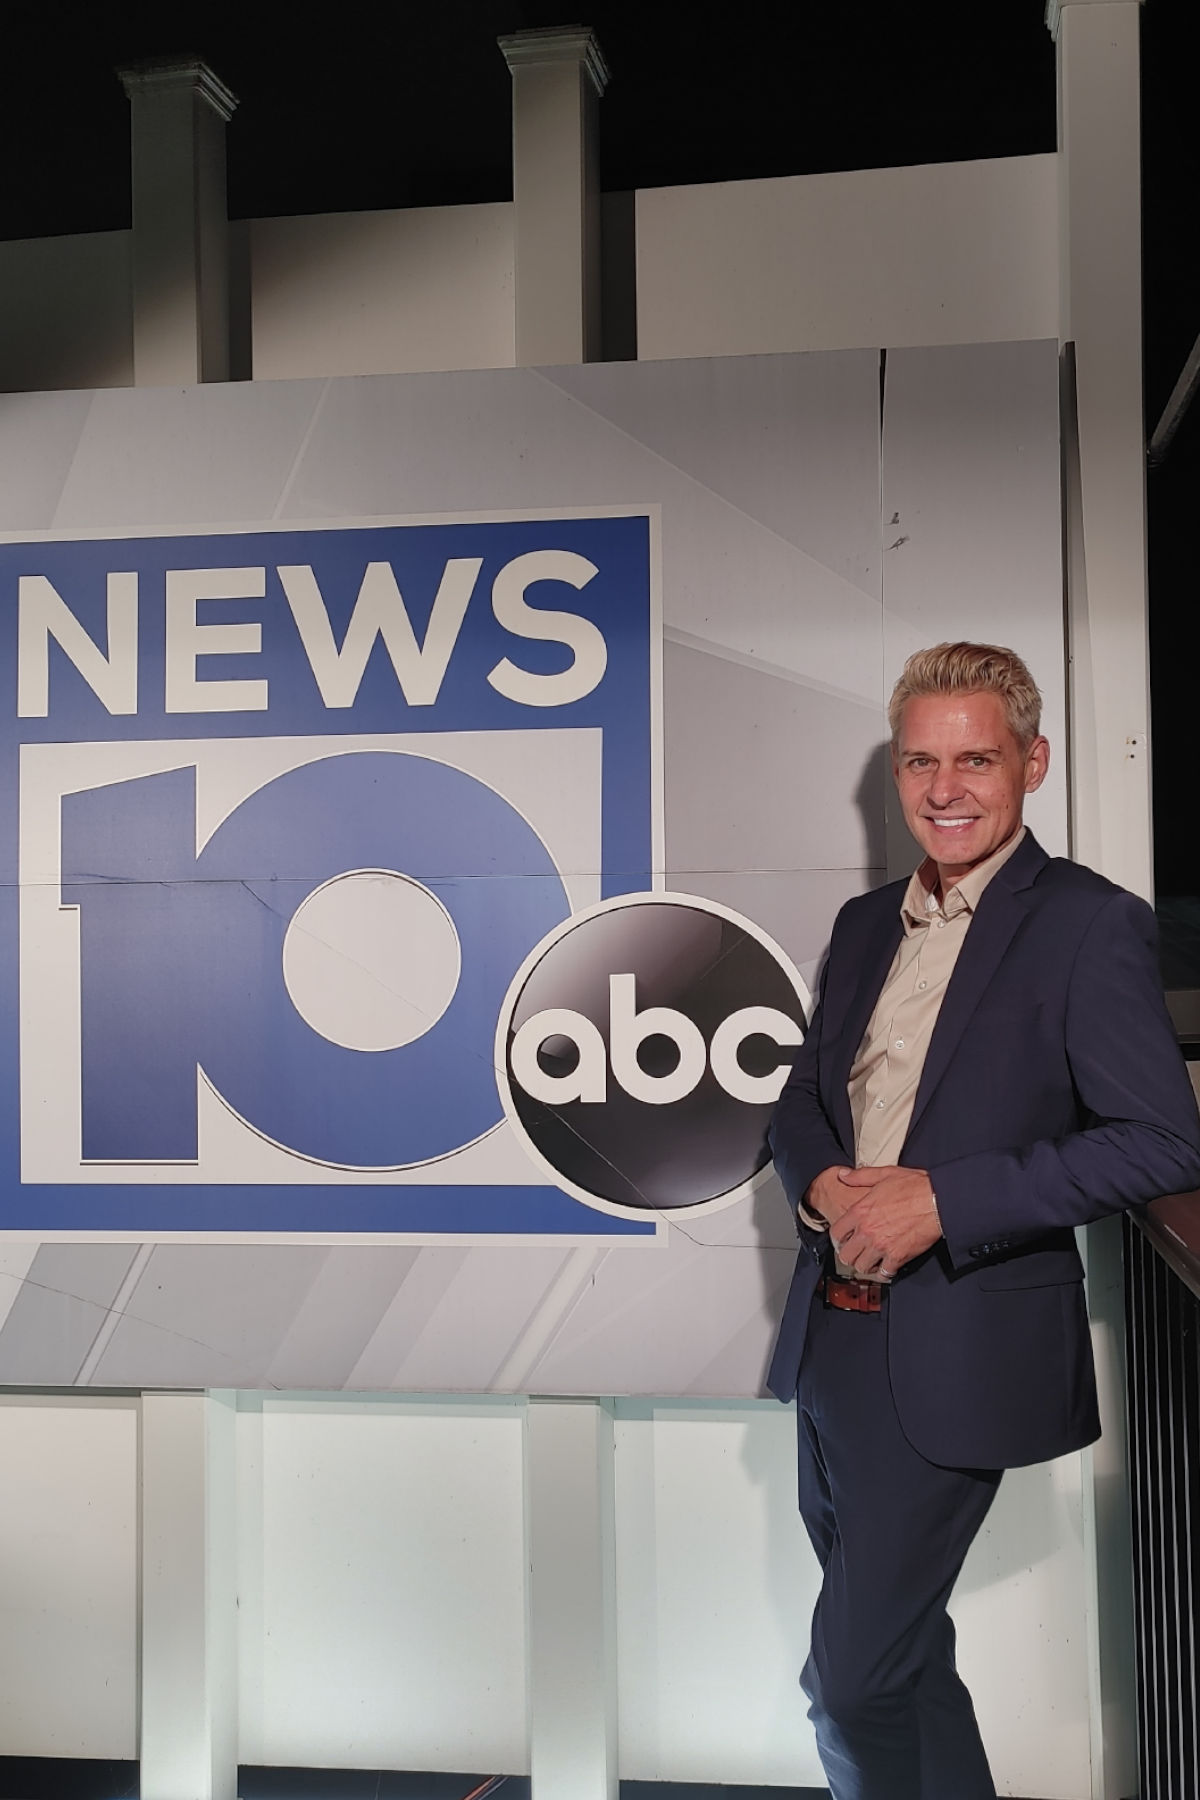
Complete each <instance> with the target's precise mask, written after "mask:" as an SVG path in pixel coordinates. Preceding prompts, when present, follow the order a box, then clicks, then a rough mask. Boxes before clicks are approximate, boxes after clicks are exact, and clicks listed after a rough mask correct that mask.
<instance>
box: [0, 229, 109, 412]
mask: <svg viewBox="0 0 1200 1800" xmlns="http://www.w3.org/2000/svg"><path fill="white" fill-rule="evenodd" d="M131 235H132V234H131V233H130V232H128V231H87V232H81V233H80V234H79V235H78V236H73V237H46V238H21V239H17V240H15V241H13V242H10V243H7V244H0V391H8V392H17V391H21V390H25V391H29V390H36V389H38V388H43V389H44V388H98V387H128V386H129V385H130V384H131V383H132V381H133V276H132V271H131V267H130V243H131Z"/></svg>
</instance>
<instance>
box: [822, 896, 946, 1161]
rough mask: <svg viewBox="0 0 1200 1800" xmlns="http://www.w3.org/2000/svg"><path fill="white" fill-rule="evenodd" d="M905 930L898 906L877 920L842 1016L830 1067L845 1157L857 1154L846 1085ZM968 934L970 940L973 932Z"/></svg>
mask: <svg viewBox="0 0 1200 1800" xmlns="http://www.w3.org/2000/svg"><path fill="white" fill-rule="evenodd" d="M903 931H904V928H903V925H902V923H901V920H900V908H899V905H898V904H897V905H896V906H895V907H893V908H892V909H891V910H890V911H889V912H887V913H885V914H883V916H882V917H881V918H879V919H877V920H876V922H875V925H874V928H873V930H872V931H871V933H870V935H869V937H868V938H867V941H866V943H865V945H864V946H863V954H862V961H861V962H860V963H859V966H858V985H857V986H856V988H855V990H854V998H853V1000H852V1001H851V1003H850V1005H849V1007H848V1008H847V1010H846V1012H845V1014H844V1015H843V1024H842V1029H841V1032H840V1034H839V1036H838V1039H837V1048H836V1051H835V1053H834V1056H833V1058H832V1062H831V1066H830V1089H829V1095H828V1099H829V1104H830V1106H831V1109H832V1112H833V1118H834V1123H835V1124H836V1125H837V1128H838V1136H839V1137H840V1138H841V1140H842V1143H843V1144H844V1145H845V1147H846V1154H847V1155H848V1156H850V1157H851V1158H853V1155H854V1119H853V1115H852V1114H851V1111H850V1096H849V1094H848V1093H847V1091H846V1084H847V1083H848V1081H849V1079H850V1070H851V1067H852V1065H853V1063H854V1057H855V1053H856V1052H857V1050H858V1046H859V1045H860V1044H861V1043H862V1039H863V1032H864V1031H865V1030H866V1029H867V1025H868V1023H869V1021H870V1017H871V1014H872V1012H873V1011H874V1010H875V1002H876V1001H877V1000H878V998H879V992H880V989H881V988H882V987H883V984H884V982H885V981H886V980H887V972H888V970H889V969H890V968H891V966H892V958H893V957H894V956H895V954H896V947H897V945H898V944H899V942H900V939H901V937H902V936H903ZM967 935H968V937H969V936H970V933H969V932H968V934H967Z"/></svg>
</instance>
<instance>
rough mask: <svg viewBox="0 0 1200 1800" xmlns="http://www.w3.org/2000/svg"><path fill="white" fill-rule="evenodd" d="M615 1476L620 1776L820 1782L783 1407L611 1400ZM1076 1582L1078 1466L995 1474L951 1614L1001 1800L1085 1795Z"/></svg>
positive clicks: (799, 1533)
mask: <svg viewBox="0 0 1200 1800" xmlns="http://www.w3.org/2000/svg"><path fill="white" fill-rule="evenodd" d="M616 1469H617V1476H616V1481H617V1486H616V1500H617V1607H618V1614H617V1617H618V1656H619V1679H620V1709H621V1710H620V1718H621V1773H622V1775H623V1776H624V1777H626V1778H627V1779H629V1778H633V1779H639V1780H643V1781H710V1782H711V1781H720V1782H746V1783H756V1782H759V1783H765V1784H779V1785H787V1784H793V1785H796V1786H806V1785H807V1786H817V1787H823V1786H824V1776H823V1774H822V1773H821V1766H820V1763H819V1761H818V1759H817V1752H816V1745H815V1742H814V1740H813V1736H812V1731H811V1727H810V1726H809V1724H808V1721H807V1718H806V1716H805V1714H806V1707H807V1702H806V1701H805V1699H804V1696H803V1695H802V1694H801V1692H800V1689H799V1687H798V1686H797V1682H798V1680H799V1676H800V1671H801V1668H802V1667H803V1664H804V1660H805V1657H806V1656H807V1654H808V1632H809V1620H810V1617H811V1613H812V1608H813V1605H814V1603H815V1601H816V1596H817V1592H818V1589H819V1587H820V1571H819V1569H818V1566H817V1561H816V1557H815V1556H814V1554H813V1552H812V1550H811V1548H810V1546H809V1543H808V1539H807V1537H806V1536H805V1533H804V1529H803V1526H802V1525H801V1523H800V1518H799V1514H798V1512H797V1510H796V1469H795V1421H794V1415H793V1413H792V1411H791V1409H790V1408H789V1409H787V1410H785V1409H784V1408H783V1407H779V1406H774V1405H772V1404H769V1403H759V1404H755V1403H744V1404H741V1405H734V1406H728V1407H717V1406H714V1405H712V1404H711V1403H710V1404H708V1405H704V1404H701V1403H697V1404H694V1405H688V1404H687V1403H686V1402H684V1403H681V1402H679V1401H657V1402H636V1401H625V1402H622V1403H619V1407H618V1420H617V1463H616ZM1084 1578H1085V1569H1084V1551H1083V1541H1082V1508H1081V1500H1080V1459H1079V1457H1078V1456H1073V1457H1065V1458H1063V1459H1062V1461H1061V1462H1058V1463H1052V1464H1048V1465H1045V1466H1043V1467H1040V1468H1034V1469H1022V1470H1017V1471H1015V1472H1010V1473H1009V1474H1008V1475H1006V1476H1005V1478H1004V1481H1003V1482H1002V1483H1001V1487H1000V1493H999V1497H998V1499H997V1501H996V1504H995V1506H994V1508H993V1510H992V1513H991V1516H990V1517H989V1519H988V1521H987V1523H986V1525H985V1527H984V1530H983V1532H982V1533H981V1534H980V1536H979V1538H978V1539H977V1541H976V1543H975V1545H974V1547H973V1549H972V1551H971V1553H970V1555H969V1557H968V1559H967V1563H966V1567H965V1568H964V1570H963V1574H962V1578H961V1580H960V1582H959V1585H958V1588H957V1589H956V1592H955V1597H954V1601H953V1606H952V1610H953V1613H954V1617H955V1620H956V1623H957V1626H958V1631H959V1665H960V1668H961V1669H962V1673H963V1676H964V1678H965V1679H966V1681H967V1682H968V1684H969V1685H970V1687H971V1689H972V1693H973V1694H974V1696H975V1699H976V1703H977V1707H978V1713H979V1720H980V1726H981V1729H982V1731H983V1734H984V1738H985V1741H986V1743H987V1748H988V1754H989V1756H990V1758H991V1761H992V1770H993V1773H994V1775H995V1778H996V1786H997V1790H998V1792H999V1793H1000V1794H1002V1795H1017V1794H1022V1795H1028V1794H1037V1795H1039V1796H1042V1800H1088V1796H1089V1795H1090V1794H1091V1769H1090V1762H1089V1741H1088V1666H1087V1645H1086V1634H1085V1597H1084Z"/></svg>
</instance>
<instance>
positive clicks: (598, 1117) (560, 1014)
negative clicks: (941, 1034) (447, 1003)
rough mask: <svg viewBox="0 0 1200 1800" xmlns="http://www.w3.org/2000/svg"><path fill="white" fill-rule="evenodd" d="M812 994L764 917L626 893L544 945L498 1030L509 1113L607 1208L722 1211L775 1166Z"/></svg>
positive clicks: (532, 1143) (554, 1164)
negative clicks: (779, 1106)
mask: <svg viewBox="0 0 1200 1800" xmlns="http://www.w3.org/2000/svg"><path fill="white" fill-rule="evenodd" d="M808 1007H809V995H808V991H807V989H806V988H805V985H804V982H803V981H802V980H801V977H800V975H799V973H798V972H797V970H796V969H795V968H794V967H793V965H792V963H791V962H790V961H789V960H788V958H787V957H786V956H785V955H784V953H783V951H782V950H781V949H780V948H779V946H778V945H777V944H775V943H773V942H772V940H771V939H770V938H769V937H768V936H767V935H766V933H765V932H764V931H762V930H760V929H759V927H758V926H757V925H755V924H753V923H752V922H751V921H750V920H749V919H745V918H742V917H741V916H740V915H739V914H738V913H735V912H733V911H731V910H730V909H729V908H728V907H725V906H721V905H718V904H717V902H715V901H713V900H705V899H701V898H699V897H697V896H694V895H690V894H623V895H621V896H620V897H619V898H617V899H614V900H606V901H602V902H601V904H600V905H599V906H594V907H591V908H589V909H588V911H586V912H583V913H579V914H576V916H575V917H574V918H572V919H569V920H567V922H566V923H565V924H564V925H562V926H560V927H558V929H557V930H555V931H553V932H551V933H550V935H549V936H548V937H546V938H544V939H543V940H542V942H541V943H540V944H539V945H538V946H537V948H536V949H535V950H534V951H533V952H532V953H531V954H530V956H529V957H528V958H527V959H526V961H525V963H524V964H523V966H522V967H521V969H520V970H519V971H518V973H517V976H516V978H515V980H514V981H513V984H512V986H511V987H510V988H509V991H508V995H507V997H506V999H505V1002H504V1005H503V1007H502V1008H501V1012H500V1020H499V1025H498V1028H497V1034H496V1067H497V1073H498V1077H499V1082H500V1095H501V1099H502V1101H503V1103H504V1108H505V1111H506V1113H507V1114H508V1117H509V1119H510V1121H511V1122H512V1124H513V1126H514V1128H515V1129H516V1132H517V1135H518V1137H519V1138H520V1139H521V1141H522V1142H523V1143H524V1145H525V1148H526V1150H527V1151H528V1152H529V1153H530V1154H531V1155H532V1157H533V1158H534V1160H535V1161H536V1162H538V1163H540V1164H541V1165H542V1167H543V1168H545V1169H546V1170H547V1171H548V1173H550V1174H551V1175H552V1177H553V1178H554V1180H555V1181H556V1182H557V1183H558V1184H559V1185H560V1186H562V1187H564V1188H566V1189H567V1190H568V1192H570V1193H572V1194H574V1195H575V1196H576V1197H577V1198H578V1199H581V1200H585V1201H587V1202H588V1203H589V1204H591V1205H596V1206H599V1207H600V1208H601V1209H602V1210H604V1211H620V1212H627V1211H636V1212H640V1213H645V1212H646V1211H648V1210H653V1211H660V1210H661V1211H669V1212H678V1211H679V1210H680V1209H681V1208H689V1209H695V1208H697V1207H701V1206H703V1207H705V1208H709V1209H714V1210H715V1208H716V1207H718V1206H722V1205H728V1204H729V1203H730V1202H731V1201H733V1200H735V1199H737V1198H739V1196H740V1195H741V1194H743V1193H744V1192H746V1191H747V1188H748V1185H750V1184H753V1183H754V1181H755V1178H756V1177H757V1176H759V1175H761V1173H762V1171H763V1170H764V1169H765V1168H766V1165H767V1163H768V1161H769V1158H770V1152H769V1150H768V1148H767V1141H766V1131H767V1126H768V1124H769V1122H770V1118H771V1113H772V1110H773V1108H774V1105H775V1101H776V1100H777V1099H778V1097H779V1092H780V1089H781V1088H782V1087H783V1084H784V1082H785V1081H786V1079H787V1075H788V1069H789V1066H790V1063H791V1059H792V1056H793V1055H794V1054H795V1048H796V1046H797V1045H798V1044H799V1043H800V1042H801V1040H802V1039H803V1036H804V1031H805V1021H806V1018H807V1013H808Z"/></svg>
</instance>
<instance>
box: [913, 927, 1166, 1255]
mask: <svg viewBox="0 0 1200 1800" xmlns="http://www.w3.org/2000/svg"><path fill="white" fill-rule="evenodd" d="M1065 1028H1066V1053H1067V1060H1068V1063H1069V1066H1070V1071H1071V1078H1072V1081H1073V1083H1074V1086H1075V1091H1076V1094H1077V1097H1078V1111H1079V1113H1080V1116H1081V1119H1082V1120H1083V1121H1085V1123H1084V1128H1083V1129H1081V1130H1078V1131H1074V1132H1070V1133H1068V1134H1067V1135H1064V1136H1063V1137H1060V1138H1057V1139H1055V1140H1053V1141H1050V1140H1046V1141H1043V1142H1039V1143H1033V1144H1027V1145H1024V1146H1022V1147H1019V1148H1014V1149H1011V1150H988V1151H982V1152H980V1153H978V1154H976V1155H971V1156H964V1157H961V1158H959V1159H958V1160H957V1161H953V1162H947V1163H945V1164H943V1165H942V1166H941V1167H938V1168H931V1169H930V1171H929V1173H930V1177H931V1180H932V1182H933V1188H934V1192H935V1194H936V1195H937V1202H938V1210H939V1213H940V1215H941V1221H942V1228H943V1231H944V1233H945V1237H946V1242H947V1245H948V1247H949V1249H950V1253H951V1256H952V1257H953V1260H954V1262H955V1263H956V1264H960V1265H962V1264H964V1263H966V1262H968V1261H969V1259H970V1256H971V1252H972V1249H974V1251H975V1254H976V1255H978V1254H979V1246H981V1245H983V1246H990V1247H992V1248H999V1247H1003V1246H1002V1245H999V1244H997V1243H996V1240H998V1239H1000V1240H1010V1239H1013V1238H1020V1237H1028V1236H1036V1235H1040V1234H1041V1233H1042V1232H1045V1231H1049V1230H1053V1229H1055V1228H1056V1227H1062V1226H1074V1225H1083V1224H1086V1223H1087V1222H1088V1221H1089V1220H1092V1219H1098V1218H1101V1217H1103V1216H1104V1215H1105V1214H1106V1213H1112V1212H1120V1211H1122V1210H1124V1209H1125V1208H1126V1207H1128V1206H1132V1205H1137V1204H1139V1203H1141V1202H1144V1201H1147V1200H1154V1199H1157V1198H1158V1197H1159V1196H1160V1195H1162V1194H1173V1193H1182V1192H1186V1191H1188V1190H1190V1189H1193V1188H1196V1187H1200V1116H1198V1115H1197V1109H1196V1100H1195V1096H1194V1094H1193V1092H1192V1086H1191V1081H1190V1079H1189V1077H1188V1072H1187V1066H1186V1064H1185V1063H1184V1061H1183V1059H1182V1057H1181V1056H1180V1054H1179V1046H1178V1044H1177V1042H1176V1040H1175V1033H1174V1030H1173V1028H1172V1026H1171V1021H1170V1018H1169V1015H1168V1013H1167V1009H1166V1004H1165V1002H1164V999H1163V993H1162V982H1161V978H1160V975H1159V970H1158V958H1157V927H1156V925H1155V920H1154V915H1153V913H1152V912H1151V910H1150V908H1149V907H1148V906H1147V905H1146V904H1145V902H1144V901H1141V900H1138V899H1137V898H1135V896H1134V895H1132V894H1127V893H1123V892H1121V893H1117V894H1114V895H1113V896H1112V898H1111V899H1110V900H1108V901H1107V902H1106V903H1105V904H1104V906H1102V907H1101V908H1100V910H1099V911H1098V912H1097V913H1096V915H1095V916H1094V918H1093V919H1092V921H1091V924H1090V926H1089V927H1088V929H1087V930H1086V932H1085V933H1084V935H1083V938H1082V940H1081V942H1080V944H1079V947H1078V950H1077V952H1076V956H1075V962H1074V967H1073V969H1072V972H1071V977H1070V981H1069V984H1068V990H1067V1006H1066V1020H1065Z"/></svg>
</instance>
